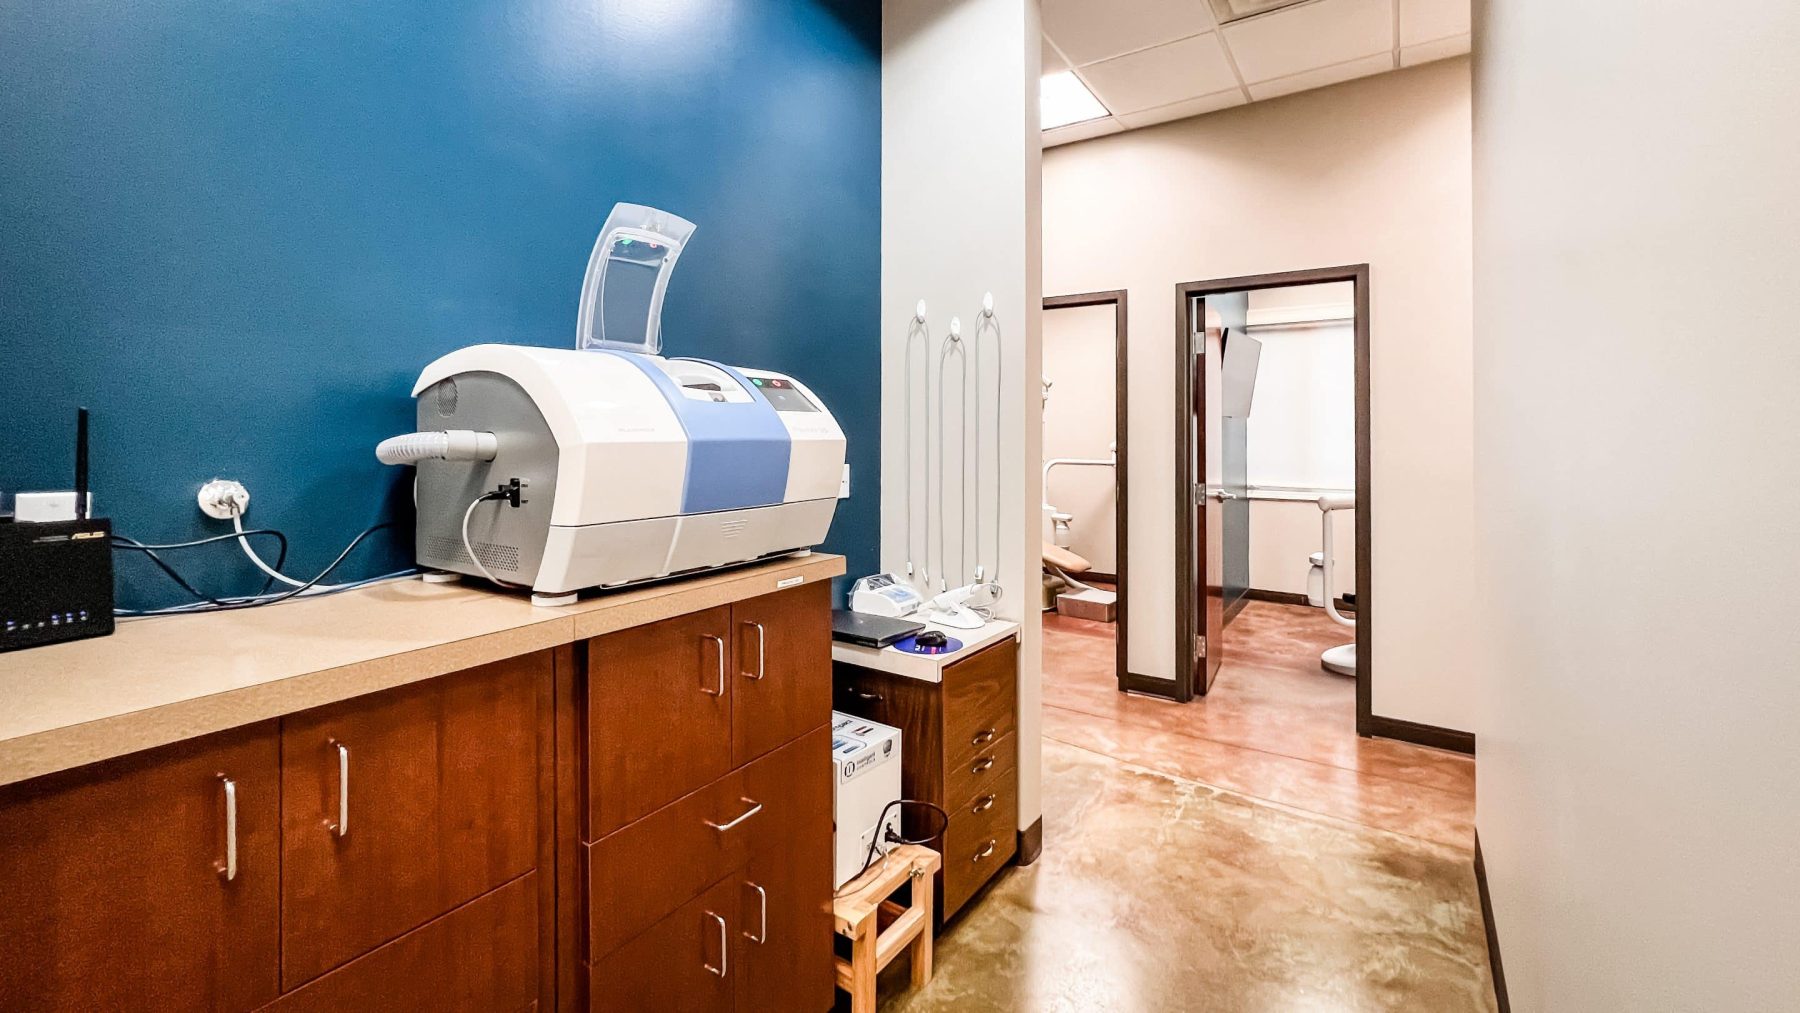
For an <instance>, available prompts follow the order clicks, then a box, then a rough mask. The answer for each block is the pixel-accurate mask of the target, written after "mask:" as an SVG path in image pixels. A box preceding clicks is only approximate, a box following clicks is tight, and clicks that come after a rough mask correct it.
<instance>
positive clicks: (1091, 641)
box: [1044, 601, 1475, 850]
mask: <svg viewBox="0 0 1800 1013" xmlns="http://www.w3.org/2000/svg"><path fill="white" fill-rule="evenodd" d="M1115 630H1116V627H1115V626H1114V625H1113V624H1111V623H1099V622H1088V621H1084V620H1080V619H1069V618H1067V617H1064V616H1059V615H1046V616H1045V617H1044V736H1045V737H1046V738H1049V739H1055V740H1057V741H1059V742H1064V743H1067V744H1069V745H1073V746H1080V747H1082V748H1084V749H1089V750H1093V751H1095V752H1098V753H1103V754H1105V755H1107V756H1110V757H1113V758H1114V759H1117V760H1122V761H1124V762H1127V763H1133V764H1138V765H1140V766H1143V767H1147V768H1149V769H1151V770H1156V771H1160V772H1162V773H1165V774H1169V775H1171V776H1174V777H1180V778H1187V779H1190V780H1194V781H1200V782H1203V783H1205V784H1210V785H1216V786H1218V787H1220V788H1225V789H1227V790H1229V791H1235V792H1238V793H1240V794H1244V795H1249V796H1251V797H1253V798H1257V799H1260V800H1263V801H1267V802H1273V803H1276V804H1279V805H1284V806H1290V807H1292V808H1295V809H1300V810H1305V811H1306V812H1310V813H1316V814H1319V815H1322V816H1329V817H1333V818H1336V819H1341V820H1347V821H1349V822H1351V823H1356V824H1360V825H1362V826H1366V827H1373V828H1375V829H1378V830H1388V831H1392V832H1394V833H1398V834H1405V835H1407V836H1409V837H1416V838H1420V839H1422V840H1427V841H1432V842H1434V843H1437V844H1444V845H1449V846H1451V847H1455V848H1460V849H1463V850H1469V849H1472V848H1473V844H1474V831H1473V829H1472V828H1473V825H1474V823H1473V821H1474V815H1475V763H1474V760H1472V759H1471V758H1469V757H1466V756H1461V755H1458V754H1455V753H1447V752H1443V751H1441V750H1436V749H1427V748H1425V747H1422V746H1414V745H1411V744H1408V743H1404V742H1396V741H1392V740H1388V739H1364V738H1359V737H1358V736H1357V734H1356V728H1355V714H1356V686H1355V683H1354V682H1353V681H1352V680H1350V679H1348V678H1345V677H1343V676H1337V675H1332V674H1330V673H1327V672H1325V671H1323V670H1321V669H1320V667H1319V652H1320V651H1322V650H1324V649H1325V648H1327V647H1331V646H1333V645H1335V644H1338V643H1341V642H1343V641H1344V640H1346V639H1347V638H1346V636H1345V631H1344V630H1343V629H1342V628H1340V627H1337V626H1335V625H1333V624H1332V623H1331V621H1330V620H1329V619H1327V618H1326V617H1325V615H1324V614H1323V612H1321V611H1320V610H1319V609H1314V608H1308V607H1306V606H1303V605H1278V604H1274V603H1272V602H1265V601H1252V602H1250V603H1249V604H1248V605H1247V606H1246V607H1245V608H1244V611H1243V612H1242V613H1241V614H1240V615H1239V616H1238V617H1237V619H1236V620H1235V621H1233V622H1232V623H1231V625H1229V626H1228V627H1226V630H1225V661H1224V665H1223V666H1222V668H1221V670H1220V672H1219V677H1218V680H1217V682H1216V683H1215V684H1214V686H1213V690H1212V692H1211V693H1210V694H1208V695H1207V696H1204V697H1201V698H1199V699H1197V700H1195V701H1193V702H1192V703H1189V704H1177V703H1171V702H1169V701H1166V700H1160V699H1156V698H1153V697H1145V696H1137V695H1132V694H1124V693H1120V692H1119V691H1118V688H1117V686H1116V685H1115V683H1114V681H1113V664H1114V662H1113V658H1114V639H1113V638H1114V631H1115Z"/></svg>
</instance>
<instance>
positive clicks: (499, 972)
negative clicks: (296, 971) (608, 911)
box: [265, 872, 538, 1013]
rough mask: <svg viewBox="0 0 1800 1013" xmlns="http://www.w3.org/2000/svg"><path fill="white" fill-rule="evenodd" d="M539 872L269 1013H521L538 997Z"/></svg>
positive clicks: (313, 985) (314, 985) (283, 1000)
mask: <svg viewBox="0 0 1800 1013" xmlns="http://www.w3.org/2000/svg"><path fill="white" fill-rule="evenodd" d="M537 896H538V890H537V873H535V872H532V873H528V874H526V875H524V876H521V877H519V878H518V879H515V880H513V881H512V882H510V883H508V884H506V885H505V886H502V887H500V888H499V889H497V890H494V891H493V892H491V893H488V894H485V895H483V896H481V897H479V898H477V899H475V900H473V901H470V902H469V903H468V904H465V905H463V906H462V907H459V908H457V909H456V910H455V911H452V912H450V913H449V914H447V915H444V916H443V917H441V918H438V919H436V920H435V921H432V922H429V923H427V924H425V925H422V926H420V927H419V928H417V929H414V930H413V931H411V932H408V933H407V934H406V935H404V936H401V937H400V938H399V939H396V940H394V941H393V942H390V943H388V944H387V945H385V946H382V947H379V948H378V949H376V950H374V951H373V952H371V953H369V954H367V955H365V956H362V957H359V958H357V959H356V960H353V961H351V962H350V963H348V964H345V965H344V966H343V967H340V968H338V969H337V970H335V971H332V972H331V973H330V974H327V975H325V976H324V977H321V978H319V979H318V980H316V981H313V982H310V983H308V984H307V985H305V986H303V987H302V988H300V989H297V990H295V991H293V992H289V993H288V994H287V995H284V996H282V997H281V999H280V1000H279V1001H277V1002H275V1003H272V1004H271V1005H269V1006H267V1007H265V1009H266V1010H268V1011H270V1013H303V1011H312V1010H319V1011H336V1010H381V1011H383V1013H461V1011H467V1013H478V1011H487V1010H520V1009H525V1008H527V1007H529V1006H530V1005H531V1004H532V1003H533V1002H534V1001H535V1000H536V999H537V994H538V904H537Z"/></svg>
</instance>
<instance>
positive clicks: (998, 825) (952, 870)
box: [938, 773, 1019, 911]
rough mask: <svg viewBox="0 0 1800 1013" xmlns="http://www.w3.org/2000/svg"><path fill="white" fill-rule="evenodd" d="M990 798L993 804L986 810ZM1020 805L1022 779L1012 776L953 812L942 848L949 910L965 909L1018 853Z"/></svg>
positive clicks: (945, 899)
mask: <svg viewBox="0 0 1800 1013" xmlns="http://www.w3.org/2000/svg"><path fill="white" fill-rule="evenodd" d="M990 795H991V796H992V797H993V802H992V803H991V804H987V808H985V809H982V808H981V807H982V805H983V804H984V803H985V802H986V799H987V798H988V797H989V796H990ZM1018 805H1019V782H1018V778H1017V777H1014V776H1012V775H1011V774H1010V773H1009V774H1008V775H1007V776H1006V777H1003V778H1000V779H998V780H997V781H996V783H995V784H994V785H993V789H992V791H990V792H987V793H984V794H982V795H980V796H978V797H977V798H975V799H971V800H970V801H969V802H967V803H964V804H962V805H959V806H957V807H956V808H955V809H952V810H950V829H949V830H948V831H947V832H946V833H945V834H944V839H943V841H942V845H943V846H942V847H940V848H938V851H940V852H942V854H943V856H944V868H943V869H942V871H941V877H942V878H941V879H940V880H939V882H940V883H941V884H942V886H943V893H942V897H943V901H944V905H945V906H946V907H947V908H949V910H951V911H955V910H957V909H959V908H961V907H962V906H963V904H964V903H965V902H966V901H967V900H968V899H969V898H970V897H971V896H973V895H974V893H975V891H976V890H979V889H981V887H982V886H983V885H984V884H986V883H987V881H988V880H990V879H992V878H994V873H995V872H996V871H997V870H999V869H1000V867H1001V866H1003V865H1005V864H1006V863H1007V862H1008V861H1010V860H1011V859H1012V857H1013V854H1014V853H1015V852H1016V851H1017V850H1018V845H1019V835H1018V813H1017V809H1018Z"/></svg>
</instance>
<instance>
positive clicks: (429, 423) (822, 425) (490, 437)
mask: <svg viewBox="0 0 1800 1013" xmlns="http://www.w3.org/2000/svg"><path fill="white" fill-rule="evenodd" d="M693 230H694V226H693V225H692V224H690V223H688V222H686V221H684V220H682V219H680V218H678V217H676V216H674V215H671V214H668V213H666V212H661V211H657V210H655V209H652V208H645V207H641V206H638V205H630V204H621V205H619V206H618V207H616V208H614V210H613V213H612V215H611V216H610V217H609V218H608V219H607V222H606V225H605V227H604V228H603V229H602V231H601V235H600V239H599V241H598V242H597V243H596V244H595V246H594V254H593V257H592V258H591V259H590V261H589V264H588V274H587V279H586V281H585V282H584V284H583V286H582V301H581V312H580V315H579V323H578V328H577V330H578V337H577V347H576V348H572V349H571V348H561V349H558V348H540V347H533V346H524V345H500V344H487V345H473V346H470V347H468V348H463V349H460V350H458V351H455V352H451V353H450V354H449V355H446V356H444V357H443V358H440V359H438V360H437V361H435V362H433V363H431V364H430V365H429V366H427V367H425V370H424V372H423V373H421V374H420V376H419V380H418V382H417V383H416V384H415V385H414V387H413V395H414V397H415V398H417V401H418V414H417V418H418V431H417V432H415V433H411V434H408V435H406V436H399V437H395V438H393V439H391V440H387V441H384V442H383V443H382V445H381V447H380V448H378V449H377V456H379V457H380V458H381V460H383V461H385V462H388V463H390V464H416V465H417V466H418V477H417V483H416V485H415V498H416V501H417V506H418V535H417V539H418V540H417V546H416V554H417V557H418V562H419V565H420V567H421V568H430V569H434V570H440V571H445V572H450V573H461V574H469V575H475V576H484V577H487V578H489V579H492V580H494V581H496V582H498V583H502V584H509V585H514V586H522V587H530V588H531V589H532V591H533V592H535V594H534V599H535V600H537V601H539V602H540V603H556V602H561V601H570V600H573V598H574V595H575V593H576V592H578V591H580V590H582V589H585V588H591V587H614V586H618V585H621V584H630V583H636V582H639V581H646V580H656V579H659V578H662V577H668V576H671V575H675V574H682V573H689V572H694V571H699V570H706V569H710V568H714V567H720V566H729V565H732V564H736V563H743V562H748V561H752V560H756V559H761V558H764V557H768V556H774V555H780V554H783V553H790V552H794V551H797V550H803V549H809V548H811V547H812V546H814V545H817V544H818V543H819V542H821V541H823V540H824V538H825V534H826V531H827V530H828V529H829V528H830V526H831V518H832V515H833V513H834V512H835V510H836V507H837V496H838V490H839V486H840V482H841V480H842V475H843V467H844V433H843V430H841V429H839V428H838V424H837V421H836V420H835V419H834V418H833V417H832V415H831V412H830V411H829V410H827V409H826V407H825V405H824V404H823V402H821V401H820V400H819V399H818V397H817V396H815V395H814V394H813V393H812V391H810V390H808V389H807V388H806V386H805V385H804V384H802V383H800V382H799V381H798V380H795V379H794V378H793V377H790V376H784V375H782V374H780V373H774V372H770V371H768V370H762V369H752V368H749V367H741V366H728V365H724V364H722V363H717V362H710V361H707V360H703V359H687V358H664V357H663V356H661V355H660V354H658V353H659V352H660V350H661V344H662V342H661V315H662V297H663V292H664V290H665V289H666V287H667V285H668V277H669V273H670V271H671V270H673V268H674V264H675V261H676V259H677V258H678V257H679V256H680V252H681V246H682V244H683V243H684V242H685V241H686V240H687V238H688V236H690V235H692V233H693ZM609 297H610V301H609ZM609 332H610V333H611V335H612V337H610V338H609V337H608V333H609ZM515 480H516V483H517V484H516V485H515V484H514V483H515Z"/></svg>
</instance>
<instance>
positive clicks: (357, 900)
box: [281, 652, 551, 991]
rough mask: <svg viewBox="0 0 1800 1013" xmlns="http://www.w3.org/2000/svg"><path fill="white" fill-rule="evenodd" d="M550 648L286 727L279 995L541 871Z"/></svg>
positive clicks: (313, 714) (349, 703)
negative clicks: (542, 706)
mask: <svg viewBox="0 0 1800 1013" xmlns="http://www.w3.org/2000/svg"><path fill="white" fill-rule="evenodd" d="M550 670H551V658H550V654H549V653H548V652H543V653H539V654H532V655H526V656H524V657H520V658H513V659H510V660H508V661H502V662H497V663H495V664H492V665H485V666H483V667H481V668H477V669H473V670H470V671H467V672H460V673H457V674H455V675H447V676H443V677H441V678H437V679H428V680H425V681H424V682H419V683H414V684H413V685H410V686H402V687H400V688H398V689H393V690H388V691H386V692H383V693H378V694H375V695H373V696H367V697H359V698H356V699H352V700H346V701H344V702H342V703H337V704H332V705H330V706H328V707H321V708H319V709H317V710H312V711H307V712H305V713H302V714H299V715H296V716H294V717H291V718H284V719H283V720H282V731H281V748H282V761H281V814H282V816H281V825H282V834H281V851H282V874H281V898H282V904H281V952H282V959H281V980H282V988H283V990H284V991H286V990H290V989H293V988H295V987H297V986H299V985H300V984H302V983H304V982H306V981H309V980H311V979H312V978H315V977H317V976H318V975H320V974H323V973H324V972H326V971H329V970H331V969H332V968H334V967H337V966H338V965H340V964H342V963H344V962H345V961H347V960H350V959H351V958H353V957H356V956H359V955H361V954H363V953H366V952H368V951H369V950H371V949H373V948H374V947H376V946H379V945H381V944H382V943H385V942H387V941H388V940H390V939H394V938H396V937H398V936H399V935H401V934H402V933H404V932H406V931H408V930H410V929H413V928H416V927H418V926H420V925H423V924H424V923H426V922H428V921H430V920H431V919H433V918H436V917H437V916H439V915H441V914H444V913H445V912H447V911H449V910H450V909H451V908H454V907H456V906H457V905H458V904H462V903H464V902H466V901H469V900H472V899H474V898H475V897H478V896H480V895H482V894H484V893H486V892H488V891H489V890H492V889H493V888H495V887H496V886H499V885H500V884H502V883H505V882H507V881H509V880H511V879H513V878H515V877H517V876H519V875H522V874H523V873H525V872H527V871H529V870H530V869H532V868H533V867H535V866H536V865H537V860H538V773H539V771H538V762H539V751H538V732H539V713H538V703H539V693H540V690H541V689H542V688H543V684H544V681H545V680H547V679H548V678H549V675H550Z"/></svg>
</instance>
